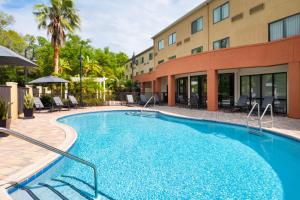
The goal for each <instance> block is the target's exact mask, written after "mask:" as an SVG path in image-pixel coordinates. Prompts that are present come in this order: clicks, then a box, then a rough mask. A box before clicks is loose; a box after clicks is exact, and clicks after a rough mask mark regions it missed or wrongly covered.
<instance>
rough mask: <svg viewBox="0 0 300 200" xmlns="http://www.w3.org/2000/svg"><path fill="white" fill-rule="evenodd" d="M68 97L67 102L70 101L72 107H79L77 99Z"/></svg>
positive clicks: (71, 96)
mask: <svg viewBox="0 0 300 200" xmlns="http://www.w3.org/2000/svg"><path fill="white" fill-rule="evenodd" d="M68 97H69V100H70V102H71V104H72V106H74V107H75V108H77V106H78V105H79V103H78V101H77V99H76V98H75V97H74V96H73V95H69V96H68Z"/></svg>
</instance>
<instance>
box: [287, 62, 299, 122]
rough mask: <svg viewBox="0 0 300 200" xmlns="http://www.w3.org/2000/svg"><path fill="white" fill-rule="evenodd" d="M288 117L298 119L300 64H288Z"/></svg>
mask: <svg viewBox="0 0 300 200" xmlns="http://www.w3.org/2000/svg"><path fill="white" fill-rule="evenodd" d="M287 98H288V116H289V117H291V118H298V119H300V62H291V63H289V64H288V97H287Z"/></svg>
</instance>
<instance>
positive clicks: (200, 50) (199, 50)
mask: <svg viewBox="0 0 300 200" xmlns="http://www.w3.org/2000/svg"><path fill="white" fill-rule="evenodd" d="M202 51H203V47H202V46H201V47H197V48H194V49H192V54H197V53H201V52H202Z"/></svg>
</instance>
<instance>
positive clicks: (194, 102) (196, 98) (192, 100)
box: [189, 93, 199, 109]
mask: <svg viewBox="0 0 300 200" xmlns="http://www.w3.org/2000/svg"><path fill="white" fill-rule="evenodd" d="M189 106H190V108H193V107H195V106H196V107H197V109H198V108H199V96H198V94H194V93H192V94H191V98H190V102H189Z"/></svg>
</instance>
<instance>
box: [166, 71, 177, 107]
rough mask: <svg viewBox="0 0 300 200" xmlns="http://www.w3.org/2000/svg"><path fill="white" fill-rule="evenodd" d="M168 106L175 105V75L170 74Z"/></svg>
mask: <svg viewBox="0 0 300 200" xmlns="http://www.w3.org/2000/svg"><path fill="white" fill-rule="evenodd" d="M168 106H175V76H173V75H168Z"/></svg>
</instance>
